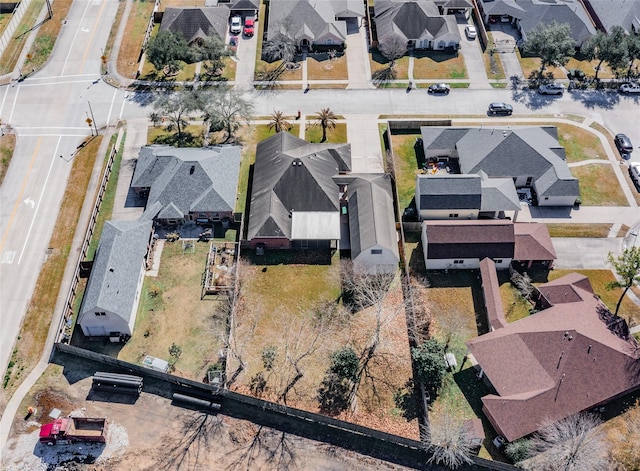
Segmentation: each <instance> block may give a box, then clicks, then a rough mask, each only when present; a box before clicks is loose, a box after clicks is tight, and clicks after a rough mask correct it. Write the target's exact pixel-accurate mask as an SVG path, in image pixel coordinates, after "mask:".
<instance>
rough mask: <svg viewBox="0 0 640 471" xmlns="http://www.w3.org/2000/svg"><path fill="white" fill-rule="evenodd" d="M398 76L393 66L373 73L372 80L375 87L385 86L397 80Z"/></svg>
mask: <svg viewBox="0 0 640 471" xmlns="http://www.w3.org/2000/svg"><path fill="white" fill-rule="evenodd" d="M397 75H398V74H397V73H396V71H395V69H394V68H393V67H392V66H388V67H385V68H384V69H380V70H376V71H375V72H373V73H372V74H371V78H372V79H373V83H374V85H384V84H387V83H389V82H391V81H392V80H395V79H396V76H397Z"/></svg>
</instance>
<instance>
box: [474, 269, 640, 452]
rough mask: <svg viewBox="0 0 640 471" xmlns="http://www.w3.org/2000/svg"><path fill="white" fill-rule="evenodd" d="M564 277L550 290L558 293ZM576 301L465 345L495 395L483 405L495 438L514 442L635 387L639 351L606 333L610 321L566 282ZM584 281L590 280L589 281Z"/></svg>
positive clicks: (597, 302) (581, 291)
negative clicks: (556, 288)
mask: <svg viewBox="0 0 640 471" xmlns="http://www.w3.org/2000/svg"><path fill="white" fill-rule="evenodd" d="M565 278H566V277H563V278H562V279H559V280H556V281H554V282H553V283H551V285H552V286H562V285H563V284H566V283H567V279H565ZM571 279H575V280H576V281H577V284H572V287H573V290H574V292H575V293H576V295H577V297H578V298H579V299H578V300H577V301H575V302H563V303H560V304H556V305H554V306H552V307H550V308H549V309H545V310H544V311H541V312H539V313H537V314H534V315H531V316H529V317H526V318H524V319H521V320H519V321H517V322H514V323H512V324H509V325H508V326H507V327H505V328H502V329H499V330H496V331H494V332H490V333H488V334H485V335H482V336H480V337H478V338H476V339H473V340H472V341H470V342H469V343H468V346H469V350H470V351H471V353H472V354H473V355H474V357H475V358H476V360H477V361H478V363H479V365H480V366H481V367H482V369H483V370H484V372H485V373H486V375H487V377H488V379H489V380H490V381H491V384H492V385H493V387H494V388H495V390H496V394H489V395H487V396H485V397H483V398H482V402H483V404H484V408H483V409H484V411H485V413H486V414H487V417H488V418H489V420H490V421H491V423H492V424H493V425H494V427H495V428H496V430H497V431H498V433H500V434H502V435H503V436H504V437H505V438H506V439H507V440H509V441H513V440H516V439H518V438H520V437H523V436H525V435H528V434H530V433H533V432H535V431H536V430H537V429H538V428H539V426H540V425H541V423H542V422H543V421H544V420H545V419H551V420H560V419H562V418H564V417H567V416H569V415H571V414H573V413H576V412H580V411H583V410H587V409H590V408H592V407H594V406H596V405H598V404H600V403H603V402H606V401H608V400H610V399H612V398H614V397H616V396H618V395H621V394H624V393H626V392H630V391H632V390H633V389H636V388H638V387H639V386H640V375H639V372H640V360H638V358H639V356H640V349H638V344H637V343H636V342H635V341H634V340H633V338H630V339H625V338H624V337H623V336H621V335H617V334H616V333H614V332H613V331H612V330H610V329H609V328H608V327H607V323H606V322H605V320H604V319H605V318H607V317H608V318H609V320H611V319H612V318H613V315H612V314H611V313H610V312H608V310H606V308H605V307H604V305H603V304H602V303H601V302H600V300H599V299H598V298H596V297H595V296H594V295H593V293H592V290H585V289H583V287H581V286H585V282H584V280H583V279H582V278H580V277H572V276H569V280H571ZM587 281H588V280H587Z"/></svg>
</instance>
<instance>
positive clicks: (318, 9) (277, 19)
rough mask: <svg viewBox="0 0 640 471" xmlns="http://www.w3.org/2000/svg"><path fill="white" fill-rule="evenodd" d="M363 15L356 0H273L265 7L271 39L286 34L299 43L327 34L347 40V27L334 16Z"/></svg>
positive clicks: (362, 10)
mask: <svg viewBox="0 0 640 471" xmlns="http://www.w3.org/2000/svg"><path fill="white" fill-rule="evenodd" d="M340 15H342V16H358V17H362V16H364V6H363V3H362V2H358V1H356V0H315V1H314V2H313V4H312V3H310V2H309V0H273V1H272V2H270V4H269V26H268V28H269V30H268V33H267V37H268V38H269V39H273V38H275V37H278V36H279V35H286V36H289V37H291V38H292V39H294V40H296V41H299V40H301V39H304V38H306V39H308V40H309V41H311V42H314V41H317V40H319V39H321V38H323V37H325V36H327V35H331V36H335V37H337V38H339V39H340V40H342V41H345V40H346V39H347V27H346V24H345V22H344V21H340V20H336V17H337V16H340Z"/></svg>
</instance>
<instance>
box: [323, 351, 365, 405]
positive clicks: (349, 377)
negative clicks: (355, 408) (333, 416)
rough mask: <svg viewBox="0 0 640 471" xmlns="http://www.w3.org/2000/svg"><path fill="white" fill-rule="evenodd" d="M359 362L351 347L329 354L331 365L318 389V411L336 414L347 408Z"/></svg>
mask: <svg viewBox="0 0 640 471" xmlns="http://www.w3.org/2000/svg"><path fill="white" fill-rule="evenodd" d="M359 368H360V360H359V358H358V355H357V354H356V352H355V351H354V350H353V348H351V347H344V348H342V349H340V350H336V351H335V352H333V353H332V354H331V365H330V366H329V369H328V370H327V372H326V373H325V376H324V379H323V380H322V383H320V387H319V388H318V394H317V399H318V402H319V403H320V409H321V410H323V411H325V412H328V413H338V412H341V411H343V410H345V409H346V408H347V407H348V406H349V394H350V392H351V388H352V385H353V383H354V382H355V381H356V379H357V376H358V370H359Z"/></svg>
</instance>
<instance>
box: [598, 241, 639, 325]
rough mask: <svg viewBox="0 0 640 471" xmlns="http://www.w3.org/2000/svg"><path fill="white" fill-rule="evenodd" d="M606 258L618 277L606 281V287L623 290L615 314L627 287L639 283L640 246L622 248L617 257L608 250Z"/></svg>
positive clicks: (627, 289)
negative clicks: (608, 281)
mask: <svg viewBox="0 0 640 471" xmlns="http://www.w3.org/2000/svg"><path fill="white" fill-rule="evenodd" d="M608 259H609V263H610V264H611V266H613V269H614V270H615V272H616V274H617V275H618V279H617V280H616V281H612V282H610V283H607V285H606V288H607V289H608V290H611V289H615V288H622V290H623V291H622V294H621V295H620V299H619V300H618V304H616V312H615V315H616V316H617V315H618V311H619V310H620V304H622V300H623V299H624V296H625V294H627V291H629V288H631V287H632V286H633V285H634V283H640V247H630V248H627V249H624V251H623V252H622V253H621V254H620V255H619V256H618V257H614V256H613V254H612V253H611V252H609V256H608Z"/></svg>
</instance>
